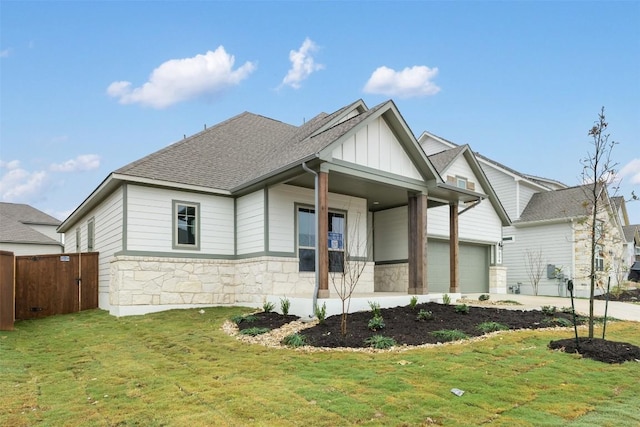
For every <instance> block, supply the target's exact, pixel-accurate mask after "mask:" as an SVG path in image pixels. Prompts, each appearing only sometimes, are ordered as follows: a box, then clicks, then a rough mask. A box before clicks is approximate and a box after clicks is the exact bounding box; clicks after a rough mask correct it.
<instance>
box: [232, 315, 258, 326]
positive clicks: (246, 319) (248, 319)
mask: <svg viewBox="0 0 640 427" xmlns="http://www.w3.org/2000/svg"><path fill="white" fill-rule="evenodd" d="M257 319H258V318H257V317H256V316H254V315H253V314H247V315H244V316H243V315H241V314H237V315H235V316H233V317H232V318H231V321H232V322H233V323H235V324H236V325H239V324H240V323H252V322H255V321H256V320H257Z"/></svg>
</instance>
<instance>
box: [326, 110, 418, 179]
mask: <svg viewBox="0 0 640 427" xmlns="http://www.w3.org/2000/svg"><path fill="white" fill-rule="evenodd" d="M331 154H332V157H333V159H335V160H342V161H345V162H349V163H354V164H357V165H361V166H367V167H370V168H373V169H378V170H382V171H385V172H389V173H393V174H396V175H400V176H404V177H407V178H413V179H418V180H422V179H423V178H422V176H421V175H420V172H419V171H418V169H417V168H416V167H415V165H414V164H413V161H412V160H411V158H410V157H409V155H408V154H407V153H406V151H405V150H404V148H403V147H402V145H401V144H400V142H399V141H398V139H397V138H396V136H395V134H394V133H393V131H392V130H391V128H390V127H389V125H388V124H387V122H386V121H385V120H384V119H383V118H382V117H378V118H376V119H375V120H372V121H370V122H369V123H366V124H365V125H364V126H362V128H360V129H359V130H358V131H357V132H356V133H355V134H353V135H351V136H350V137H349V138H347V139H346V140H345V141H343V142H342V143H341V144H339V145H338V146H336V147H335V148H334V149H333V151H332V153H331Z"/></svg>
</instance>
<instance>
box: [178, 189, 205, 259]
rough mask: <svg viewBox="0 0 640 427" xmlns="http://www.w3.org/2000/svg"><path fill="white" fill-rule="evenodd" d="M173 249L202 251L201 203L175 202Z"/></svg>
mask: <svg viewBox="0 0 640 427" xmlns="http://www.w3.org/2000/svg"><path fill="white" fill-rule="evenodd" d="M173 248H174V249H193V250H199V249H200V203H191V202H181V201H177V200H174V201H173Z"/></svg>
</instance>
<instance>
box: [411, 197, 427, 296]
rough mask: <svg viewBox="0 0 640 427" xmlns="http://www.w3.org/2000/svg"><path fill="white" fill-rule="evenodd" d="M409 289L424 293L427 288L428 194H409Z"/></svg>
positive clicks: (415, 292)
mask: <svg viewBox="0 0 640 427" xmlns="http://www.w3.org/2000/svg"><path fill="white" fill-rule="evenodd" d="M408 231H409V239H408V240H409V289H408V293H409V294H413V295H423V294H426V293H427V292H428V288H427V195H426V194H422V193H419V194H411V195H409V230H408Z"/></svg>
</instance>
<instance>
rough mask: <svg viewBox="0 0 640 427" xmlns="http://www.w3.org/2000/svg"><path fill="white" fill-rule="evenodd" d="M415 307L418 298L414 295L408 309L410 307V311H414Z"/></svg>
mask: <svg viewBox="0 0 640 427" xmlns="http://www.w3.org/2000/svg"><path fill="white" fill-rule="evenodd" d="M416 305H418V297H417V296H415V295H414V296H412V297H411V299H410V300H409V307H411V310H415V309H416Z"/></svg>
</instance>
